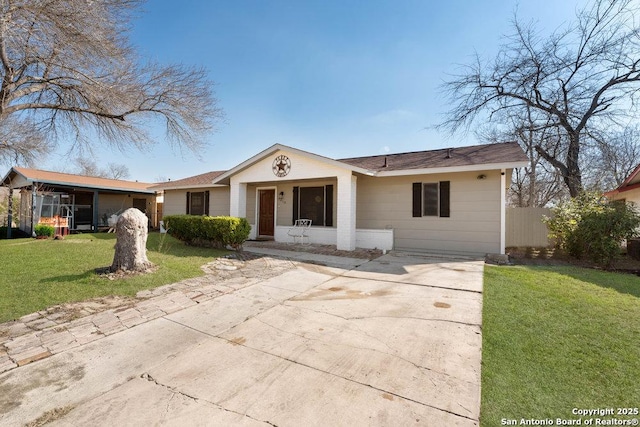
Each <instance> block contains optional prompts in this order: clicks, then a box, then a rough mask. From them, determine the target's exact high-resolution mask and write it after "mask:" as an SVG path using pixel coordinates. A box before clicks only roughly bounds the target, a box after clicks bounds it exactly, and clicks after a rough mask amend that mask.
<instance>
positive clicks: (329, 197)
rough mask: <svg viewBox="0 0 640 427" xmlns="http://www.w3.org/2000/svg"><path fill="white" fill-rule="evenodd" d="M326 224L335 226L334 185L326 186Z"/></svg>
mask: <svg viewBox="0 0 640 427" xmlns="http://www.w3.org/2000/svg"><path fill="white" fill-rule="evenodd" d="M324 225H326V226H327V227H333V185H325V187H324Z"/></svg>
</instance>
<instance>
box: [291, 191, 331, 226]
mask: <svg viewBox="0 0 640 427" xmlns="http://www.w3.org/2000/svg"><path fill="white" fill-rule="evenodd" d="M296 219H310V220H311V224H312V225H324V226H326V227H332V226H333V185H324V186H318V187H293V222H294V223H295V220H296Z"/></svg>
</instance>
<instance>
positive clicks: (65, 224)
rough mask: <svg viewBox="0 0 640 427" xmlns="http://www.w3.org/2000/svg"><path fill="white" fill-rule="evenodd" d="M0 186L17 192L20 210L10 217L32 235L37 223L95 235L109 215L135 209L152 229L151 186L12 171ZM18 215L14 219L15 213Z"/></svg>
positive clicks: (153, 201) (154, 207) (153, 200)
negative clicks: (144, 216)
mask: <svg viewBox="0 0 640 427" xmlns="http://www.w3.org/2000/svg"><path fill="white" fill-rule="evenodd" d="M2 185H3V186H5V187H7V188H9V191H10V192H11V193H13V192H14V191H19V193H20V198H21V201H20V206H18V207H15V206H14V207H13V211H14V212H12V214H13V215H12V216H13V217H19V218H20V223H19V228H20V229H21V230H22V231H24V232H26V233H28V234H32V233H33V231H34V227H35V226H36V225H38V224H39V223H42V224H47V225H53V226H55V227H57V228H58V229H60V230H58V231H59V232H61V234H64V232H66V231H98V230H99V229H100V228H101V227H104V228H108V226H109V223H108V219H109V217H110V216H111V215H114V214H119V213H121V212H122V211H124V210H125V209H127V208H130V207H135V208H138V209H140V210H141V211H143V212H145V213H146V214H147V216H148V217H149V220H150V221H151V224H152V225H154V226H155V225H156V222H157V218H156V211H157V203H156V192H155V190H150V189H149V187H150V186H151V184H148V183H141V182H134V181H124V180H117V179H107V178H100V177H90V176H83V175H75V174H69V173H62V172H52V171H43V170H39V169H30V168H22V167H13V168H11V170H10V171H9V172H8V173H7V174H6V175H5V177H4V179H3V180H2ZM16 211H17V212H19V215H15V212H16Z"/></svg>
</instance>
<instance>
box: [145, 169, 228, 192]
mask: <svg viewBox="0 0 640 427" xmlns="http://www.w3.org/2000/svg"><path fill="white" fill-rule="evenodd" d="M225 172H226V171H211V172H206V173H203V174H200V175H195V176H190V177H187V178H182V179H177V180H175V181H167V182H161V183H160V184H156V185H152V186H151V187H150V188H152V189H154V190H177V189H182V188H198V187H211V186H212V185H213V184H212V182H213V181H214V180H215V179H216V178H217V177H219V176H220V175H222V174H223V173H225Z"/></svg>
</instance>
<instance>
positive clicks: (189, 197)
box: [185, 191, 191, 215]
mask: <svg viewBox="0 0 640 427" xmlns="http://www.w3.org/2000/svg"><path fill="white" fill-rule="evenodd" d="M190 207H191V193H190V192H188V191H187V209H185V213H186V214H187V215H189V213H190V212H191V209H189V208H190Z"/></svg>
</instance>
